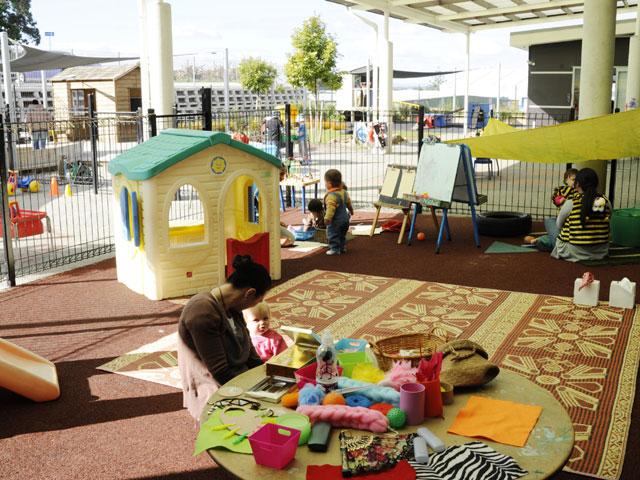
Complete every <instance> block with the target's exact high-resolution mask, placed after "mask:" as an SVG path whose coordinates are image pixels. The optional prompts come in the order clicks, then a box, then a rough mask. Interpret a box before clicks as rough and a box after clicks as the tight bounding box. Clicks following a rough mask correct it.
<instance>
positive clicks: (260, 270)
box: [227, 255, 271, 297]
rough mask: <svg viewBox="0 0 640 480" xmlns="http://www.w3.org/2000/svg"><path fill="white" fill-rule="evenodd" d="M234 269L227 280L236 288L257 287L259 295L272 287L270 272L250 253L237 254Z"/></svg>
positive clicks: (257, 294) (234, 259)
mask: <svg viewBox="0 0 640 480" xmlns="http://www.w3.org/2000/svg"><path fill="white" fill-rule="evenodd" d="M233 269H234V272H233V273H232V274H231V275H229V278H227V282H229V283H230V284H231V285H233V286H234V288H238V289H241V288H255V290H256V296H258V297H260V296H262V295H264V294H265V293H267V290H269V289H270V288H271V277H270V276H269V272H267V269H266V268H264V267H263V266H262V265H260V264H259V263H256V262H254V261H253V260H252V259H251V257H250V256H249V255H236V256H235V257H234V258H233Z"/></svg>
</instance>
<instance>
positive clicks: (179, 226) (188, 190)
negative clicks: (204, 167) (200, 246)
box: [169, 184, 206, 247]
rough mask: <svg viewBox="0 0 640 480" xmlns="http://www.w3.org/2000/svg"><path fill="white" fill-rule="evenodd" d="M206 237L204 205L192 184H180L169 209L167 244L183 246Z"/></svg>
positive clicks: (201, 240)
mask: <svg viewBox="0 0 640 480" xmlns="http://www.w3.org/2000/svg"><path fill="white" fill-rule="evenodd" d="M205 239H206V236H205V221H204V206H203V204H202V201H201V200H200V196H199V195H198V191H197V190H196V188H195V187H194V186H193V185H190V184H186V185H182V186H181V187H180V188H179V189H178V190H177V191H176V193H175V195H174V197H173V200H172V201H171V207H170V209H169V246H170V247H183V246H186V245H191V244H195V243H202V242H204V241H205Z"/></svg>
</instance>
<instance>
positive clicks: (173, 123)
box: [171, 103, 186, 128]
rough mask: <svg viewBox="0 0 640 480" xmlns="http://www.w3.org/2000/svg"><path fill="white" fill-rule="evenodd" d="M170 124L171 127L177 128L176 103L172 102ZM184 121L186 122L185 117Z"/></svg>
mask: <svg viewBox="0 0 640 480" xmlns="http://www.w3.org/2000/svg"><path fill="white" fill-rule="evenodd" d="M171 114H172V116H171V120H172V121H171V126H172V127H173V128H178V104H177V103H174V104H173V108H172V109H171ZM185 123H186V119H185Z"/></svg>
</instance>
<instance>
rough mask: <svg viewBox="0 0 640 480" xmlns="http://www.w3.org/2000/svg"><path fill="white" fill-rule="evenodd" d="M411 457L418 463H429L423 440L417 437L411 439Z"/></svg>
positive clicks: (425, 444) (425, 443)
mask: <svg viewBox="0 0 640 480" xmlns="http://www.w3.org/2000/svg"><path fill="white" fill-rule="evenodd" d="M413 455H414V457H415V459H416V462H418V463H422V464H425V463H429V451H428V450H427V442H425V440H424V438H422V437H420V436H417V437H415V438H414V439H413Z"/></svg>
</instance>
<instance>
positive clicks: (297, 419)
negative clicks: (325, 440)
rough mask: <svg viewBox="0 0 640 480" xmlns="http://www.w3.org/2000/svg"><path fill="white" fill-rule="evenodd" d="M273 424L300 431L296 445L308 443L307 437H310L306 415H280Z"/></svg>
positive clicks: (309, 423)
mask: <svg viewBox="0 0 640 480" xmlns="http://www.w3.org/2000/svg"><path fill="white" fill-rule="evenodd" d="M274 423H275V424H276V425H284V426H285V427H289V428H295V429H296V430H300V439H299V440H298V445H304V444H305V443H307V442H308V441H309V437H310V436H311V422H309V417H307V416H306V415H301V414H299V413H285V414H284V415H280V416H279V417H278V418H277V419H276V421H275V422H274Z"/></svg>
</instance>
